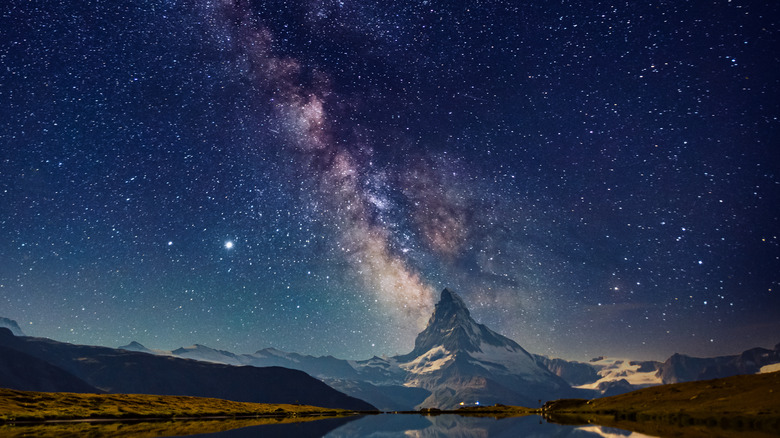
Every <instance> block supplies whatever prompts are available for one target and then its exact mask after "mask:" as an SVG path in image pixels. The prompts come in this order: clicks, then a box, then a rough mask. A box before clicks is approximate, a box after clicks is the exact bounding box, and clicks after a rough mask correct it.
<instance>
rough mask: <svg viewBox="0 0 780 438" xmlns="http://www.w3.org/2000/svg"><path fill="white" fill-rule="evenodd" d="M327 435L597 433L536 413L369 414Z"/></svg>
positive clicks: (479, 437)
mask: <svg viewBox="0 0 780 438" xmlns="http://www.w3.org/2000/svg"><path fill="white" fill-rule="evenodd" d="M628 434H630V432H626V435H628ZM325 436H326V437H327V438H354V437H369V438H388V437H409V438H445V437H446V438H493V437H518V436H522V437H538V438H547V437H583V438H587V437H598V436H602V435H601V434H599V433H595V432H594V431H585V430H581V429H578V428H576V427H573V426H564V425H558V424H552V423H547V422H546V421H544V420H542V419H541V418H540V417H538V416H528V417H513V418H502V419H498V420H496V419H494V418H490V417H462V416H460V415H438V416H431V417H424V416H420V415H372V416H367V417H363V418H361V419H359V420H357V421H353V422H350V423H347V424H345V425H344V426H341V427H339V428H338V429H335V430H333V431H331V432H330V433H329V434H327V435H325Z"/></svg>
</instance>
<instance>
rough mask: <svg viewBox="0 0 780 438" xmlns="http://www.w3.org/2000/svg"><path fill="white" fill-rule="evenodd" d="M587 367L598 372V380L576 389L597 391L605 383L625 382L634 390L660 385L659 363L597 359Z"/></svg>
mask: <svg viewBox="0 0 780 438" xmlns="http://www.w3.org/2000/svg"><path fill="white" fill-rule="evenodd" d="M589 365H591V366H593V367H594V368H596V369H597V370H598V371H597V373H598V375H599V379H598V380H596V381H595V382H591V383H588V384H584V385H579V386H577V388H582V389H595V390H599V389H602V388H604V386H605V384H607V383H610V382H618V381H625V383H627V384H629V385H631V386H632V387H633V388H634V389H638V388H642V387H645V386H652V385H660V384H661V383H662V382H661V377H660V376H659V375H658V368H659V367H660V365H661V363H660V362H654V361H646V362H641V361H632V360H629V359H619V358H598V360H593V361H591V362H590V363H589Z"/></svg>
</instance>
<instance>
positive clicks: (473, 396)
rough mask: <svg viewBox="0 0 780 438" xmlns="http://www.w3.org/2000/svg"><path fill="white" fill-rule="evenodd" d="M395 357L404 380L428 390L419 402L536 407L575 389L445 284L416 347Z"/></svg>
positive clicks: (446, 406) (444, 405)
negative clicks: (475, 316) (483, 319)
mask: <svg viewBox="0 0 780 438" xmlns="http://www.w3.org/2000/svg"><path fill="white" fill-rule="evenodd" d="M394 359H395V360H396V361H397V362H398V363H399V366H400V367H401V368H402V369H404V370H405V371H406V372H407V375H406V378H405V385H407V386H413V387H420V388H424V389H427V390H429V391H431V395H430V396H428V398H426V399H425V400H424V401H423V402H422V403H420V404H419V405H418V407H435V408H440V409H450V408H456V407H458V406H461V405H463V404H483V405H484V404H487V405H490V404H495V403H501V404H514V405H522V406H537V405H538V403H539V401H540V400H541V401H546V400H551V399H556V398H564V397H569V396H573V395H574V394H575V393H576V391H574V390H572V389H571V387H570V386H569V384H567V383H566V381H564V380H563V379H561V378H560V377H558V376H556V375H555V374H553V373H552V372H550V371H549V370H548V369H547V368H545V367H543V366H541V365H540V364H539V363H537V361H536V359H535V358H534V357H533V356H532V355H531V354H529V353H528V352H527V351H525V350H524V349H523V348H522V347H521V346H520V345H519V344H518V343H517V342H515V341H513V340H511V339H509V338H507V337H505V336H502V335H500V334H498V333H496V332H494V331H492V330H491V329H489V328H487V327H486V326H485V325H482V324H478V323H477V322H476V321H474V319H473V318H472V317H471V315H470V313H469V310H468V308H467V307H466V304H465V303H464V302H463V300H462V299H461V298H460V297H459V296H458V295H457V294H455V293H454V292H451V291H450V290H448V289H444V290H443V291H442V293H441V298H440V300H439V302H438V303H437V304H436V306H435V308H434V311H433V315H432V316H431V318H430V320H429V321H428V325H427V326H426V328H425V329H424V330H423V331H422V332H421V333H420V334H419V335H418V336H417V338H416V339H415V343H414V349H413V350H412V351H411V352H410V353H409V354H406V355H403V356H398V357H395V358H394Z"/></svg>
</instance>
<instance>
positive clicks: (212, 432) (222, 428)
mask: <svg viewBox="0 0 780 438" xmlns="http://www.w3.org/2000/svg"><path fill="white" fill-rule="evenodd" d="M296 420H298V421H296ZM300 420H303V421H300ZM31 436H35V437H55V436H56V437H113V438H120V437H121V438H147V437H165V436H197V437H200V438H204V437H217V438H242V437H253V438H254V437H260V436H262V437H264V438H265V437H271V438H273V437H280V438H290V437H296V438H297V437H312V438H314V437H323V436H325V437H328V438H346V437H350V438H352V437H375V438H380V437H382V438H389V437H409V438H428V437H431V438H434V437H436V438H438V437H456V438H487V437H517V436H530V437H539V438H544V437H584V438H587V437H594V438H595V437H620V438H624V437H630V438H640V437H646V436H647V435H641V434H637V433H633V434H632V433H631V432H626V431H621V430H619V429H609V428H602V427H598V426H587V427H575V426H567V425H559V424H552V423H548V422H546V421H544V420H542V419H541V418H540V417H537V416H529V417H512V418H502V419H499V420H497V419H495V418H491V417H462V416H459V415H438V416H430V417H426V416H422V415H390V414H385V415H369V416H364V417H337V418H325V419H316V420H315V419H310V418H306V419H289V418H288V419H268V418H266V419H246V420H187V421H146V422H102V423H90V422H77V423H56V424H38V425H4V426H0V438H21V437H31Z"/></svg>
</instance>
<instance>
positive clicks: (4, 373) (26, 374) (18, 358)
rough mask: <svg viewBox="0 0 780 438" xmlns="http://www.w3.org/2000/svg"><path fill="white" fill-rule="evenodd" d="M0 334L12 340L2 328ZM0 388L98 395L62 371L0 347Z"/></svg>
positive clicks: (83, 383)
mask: <svg viewBox="0 0 780 438" xmlns="http://www.w3.org/2000/svg"><path fill="white" fill-rule="evenodd" d="M0 332H2V333H0V337H2V336H11V334H10V333H11V332H10V331H9V330H8V329H7V328H5V327H2V328H0ZM0 387H2V388H9V389H18V390H21V391H44V392H80V393H96V392H100V390H98V389H97V388H95V387H93V386H91V385H89V384H88V383H86V382H84V381H83V380H81V379H79V378H78V377H76V376H74V375H73V374H71V373H69V372H67V371H65V370H63V369H61V368H58V367H56V366H54V365H52V364H50V363H48V362H46V361H43V360H40V359H38V358H36V357H33V356H30V355H29V354H25V353H22V352H20V351H17V350H14V349H11V348H6V347H0Z"/></svg>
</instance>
